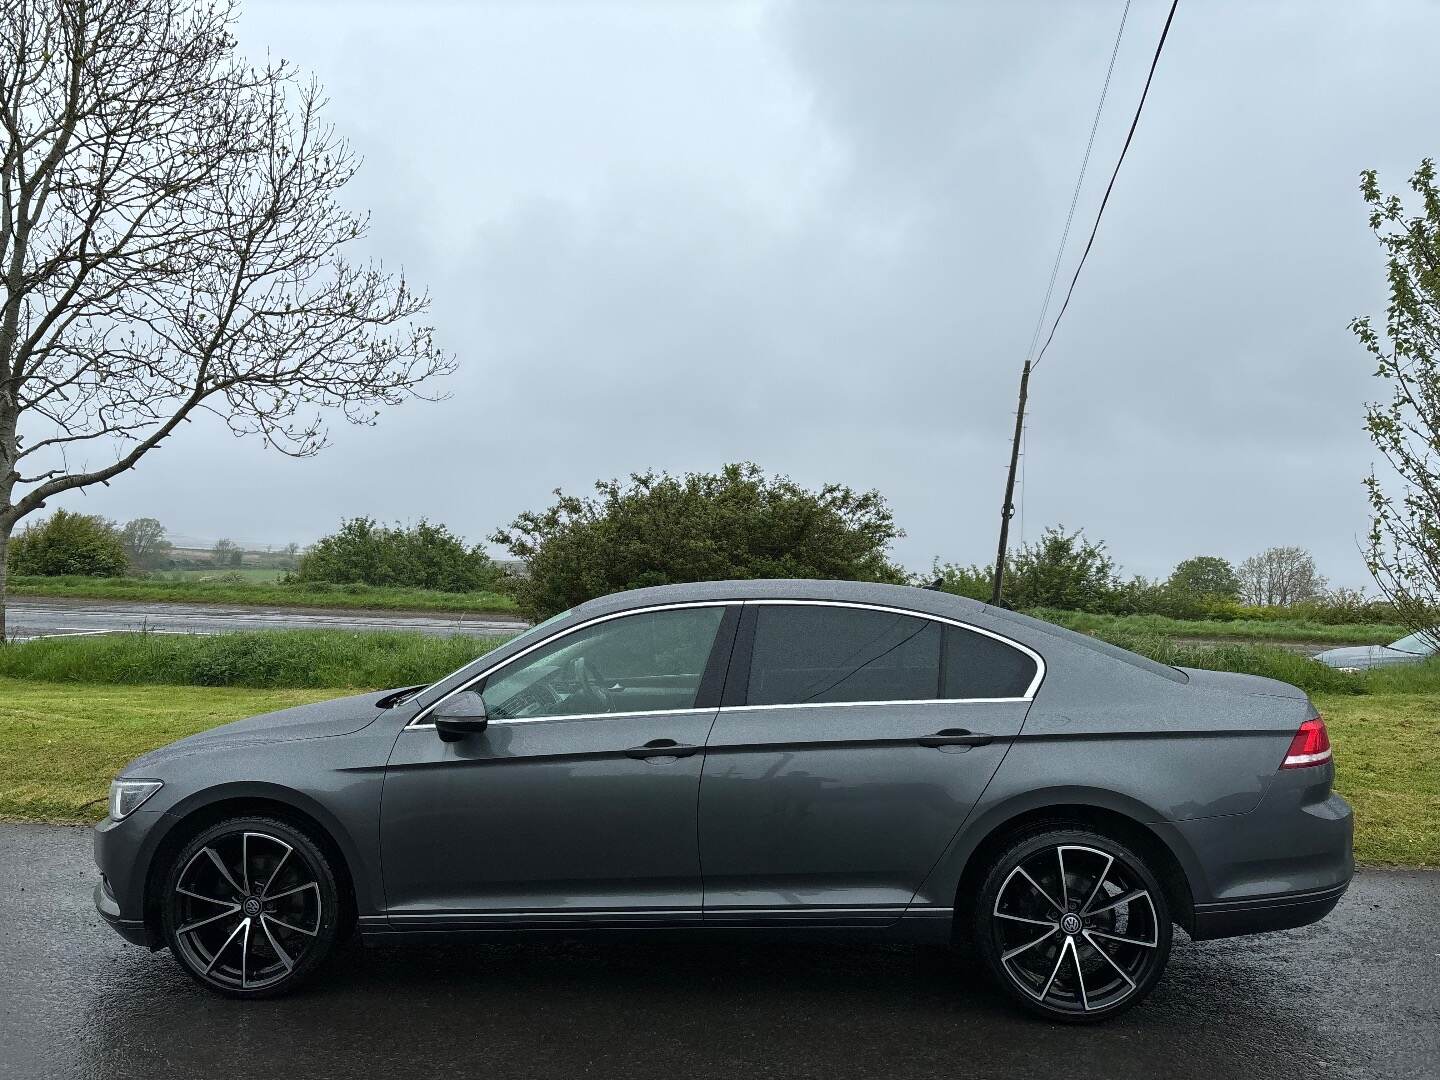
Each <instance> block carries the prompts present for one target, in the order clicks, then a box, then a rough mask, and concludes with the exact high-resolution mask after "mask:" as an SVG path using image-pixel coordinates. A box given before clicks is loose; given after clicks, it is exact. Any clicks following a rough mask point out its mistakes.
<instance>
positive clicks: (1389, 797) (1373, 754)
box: [1315, 694, 1440, 866]
mask: <svg viewBox="0 0 1440 1080" xmlns="http://www.w3.org/2000/svg"><path fill="white" fill-rule="evenodd" d="M1315 704H1316V706H1317V707H1318V708H1319V709H1320V711H1321V713H1322V714H1324V716H1325V726H1326V727H1327V728H1328V729H1329V731H1330V739H1331V741H1332V743H1333V744H1334V746H1335V762H1336V766H1335V767H1336V779H1335V787H1336V789H1337V790H1338V791H1339V792H1340V793H1341V794H1342V795H1344V796H1345V797H1346V798H1347V799H1349V800H1350V804H1351V805H1352V806H1353V807H1354V808H1355V858H1356V859H1357V860H1359V861H1360V862H1364V863H1371V864H1379V865H1385V866H1440V755H1437V754H1436V753H1435V745H1436V741H1437V739H1440V695H1436V694H1373V695H1370V696H1367V697H1350V696H1342V697H1333V696H1329V695H1317V696H1316V698H1315Z"/></svg>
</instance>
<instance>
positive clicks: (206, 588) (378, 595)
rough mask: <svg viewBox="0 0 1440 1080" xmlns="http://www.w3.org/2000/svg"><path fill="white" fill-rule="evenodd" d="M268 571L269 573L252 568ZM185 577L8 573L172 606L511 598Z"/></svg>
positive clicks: (31, 584)
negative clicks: (27, 575)
mask: <svg viewBox="0 0 1440 1080" xmlns="http://www.w3.org/2000/svg"><path fill="white" fill-rule="evenodd" d="M256 573H269V571H256ZM214 577H215V580H205V579H204V578H199V579H195V578H188V579H181V580H164V579H159V578H97V577H78V576H76V577H12V578H10V580H9V584H8V591H9V593H10V595H11V596H40V597H74V598H77V599H78V598H85V599H92V600H135V601H141V602H147V603H157V602H158V603H173V604H252V605H263V606H274V607H317V608H366V609H374V610H381V611H444V612H450V613H453V614H469V613H473V612H485V613H496V614H502V613H503V614H507V615H513V614H514V613H515V612H516V610H517V608H516V605H515V601H514V600H513V599H512V598H510V597H508V596H505V595H503V594H501V593H497V592H473V593H448V592H439V591H437V590H434V589H399V588H382V587H379V586H375V585H330V584H326V583H323V582H311V583H307V584H303V585H301V584H293V585H286V584H282V583H280V582H269V583H266V582H264V581H235V580H233V579H232V580H224V578H225V574H223V573H221V574H217V575H214Z"/></svg>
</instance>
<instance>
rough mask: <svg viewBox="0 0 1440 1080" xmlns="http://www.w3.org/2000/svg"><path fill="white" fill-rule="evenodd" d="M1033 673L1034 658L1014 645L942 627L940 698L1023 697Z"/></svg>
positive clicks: (952, 627) (960, 628)
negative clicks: (943, 650) (943, 629)
mask: <svg viewBox="0 0 1440 1080" xmlns="http://www.w3.org/2000/svg"><path fill="white" fill-rule="evenodd" d="M1035 672H1036V666H1035V661H1034V659H1032V658H1031V657H1030V656H1028V655H1026V654H1025V653H1023V652H1021V651H1020V650H1019V649H1017V648H1015V647H1014V646H1012V645H1006V644H1005V642H1003V641H996V640H995V639H994V638H992V637H987V636H986V635H984V634H977V633H976V632H975V631H973V630H966V629H964V628H962V627H959V626H947V627H945V653H944V658H943V660H942V662H941V680H940V687H941V689H940V696H941V697H944V698H1016V697H1024V696H1025V692H1026V691H1027V690H1029V689H1030V684H1031V683H1032V682H1034V681H1035Z"/></svg>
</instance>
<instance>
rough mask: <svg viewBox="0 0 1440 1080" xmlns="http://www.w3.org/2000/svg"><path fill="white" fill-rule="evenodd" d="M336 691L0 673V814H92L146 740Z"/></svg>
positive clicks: (43, 817)
mask: <svg viewBox="0 0 1440 1080" xmlns="http://www.w3.org/2000/svg"><path fill="white" fill-rule="evenodd" d="M344 692H345V691H340V690H268V691H260V690H242V689H234V688H217V687H195V686H165V687H157V686H143V687H140V686H79V685H75V684H66V685H60V684H56V683H45V682H26V681H20V680H16V679H0V819H4V820H8V821H53V822H62V823H77V824H78V823H88V822H94V821H99V820H100V819H101V818H102V817H104V816H105V796H106V792H107V791H108V790H109V786H110V778H111V777H113V776H114V775H115V774H116V773H117V772H118V771H119V770H120V769H121V768H123V767H124V765H125V764H126V762H128V761H130V760H131V759H132V758H134V757H138V756H139V755H140V754H143V753H145V752H146V751H147V750H153V749H155V748H156V747H157V746H164V745H165V744H166V743H168V742H173V741H174V740H176V739H179V738H181V737H183V736H185V735H193V734H194V733H195V732H197V731H204V730H205V729H206V728H212V727H215V726H216V725H218V724H226V723H229V722H230V721H231V720H239V719H241V718H242V717H246V716H251V715H253V714H255V713H260V712H268V711H269V710H271V709H283V708H286V707H287V706H290V705H303V704H305V703H306V702H309V701H318V700H320V699H321V698H326V697H334V696H336V695H338V694H341V693H344Z"/></svg>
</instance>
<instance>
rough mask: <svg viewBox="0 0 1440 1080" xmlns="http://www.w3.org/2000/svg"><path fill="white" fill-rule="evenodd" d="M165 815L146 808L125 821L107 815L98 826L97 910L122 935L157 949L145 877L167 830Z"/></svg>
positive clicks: (135, 942) (96, 842)
mask: <svg viewBox="0 0 1440 1080" xmlns="http://www.w3.org/2000/svg"><path fill="white" fill-rule="evenodd" d="M167 821H168V819H167V818H166V816H165V815H164V814H162V813H160V812H159V811H155V810H146V809H144V808H143V807H142V808H141V809H139V810H136V811H135V812H134V813H132V814H130V815H128V816H127V817H126V818H125V819H124V820H123V821H112V820H110V819H109V818H106V819H105V820H104V821H102V822H101V823H100V824H98V825H96V826H95V831H94V833H93V837H94V842H95V865H96V866H97V867H99V869H100V881H99V882H98V883H96V885H95V910H96V911H98V912H99V913H100V917H101V918H103V919H104V920H105V921H106V922H107V923H109V924H110V925H111V926H112V927H113V928H114V929H115V932H116V933H118V934H119V935H120V936H121V937H123V938H124V939H125V940H126V941H129V942H133V943H134V944H136V945H144V946H146V947H147V948H151V949H153V948H156V947H157V943H156V942H155V940H154V935H153V934H151V933H150V930H149V928H148V927H147V926H146V924H145V876H146V871H147V870H148V868H149V866H150V859H151V857H152V855H153V854H154V851H155V847H156V845H157V844H158V843H159V841H160V839H161V838H162V837H163V835H164V833H165V831H166V829H165V823H166V822H167Z"/></svg>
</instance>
